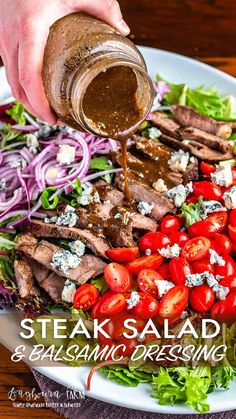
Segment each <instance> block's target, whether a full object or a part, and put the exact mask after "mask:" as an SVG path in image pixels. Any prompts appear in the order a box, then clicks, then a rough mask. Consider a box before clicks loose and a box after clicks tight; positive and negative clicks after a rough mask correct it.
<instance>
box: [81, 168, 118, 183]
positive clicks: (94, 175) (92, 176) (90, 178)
mask: <svg viewBox="0 0 236 419" xmlns="http://www.w3.org/2000/svg"><path fill="white" fill-rule="evenodd" d="M122 171H123V169H111V170H104V171H102V172H97V173H93V174H92V175H88V176H86V177H85V178H84V179H83V182H88V181H90V180H94V179H96V178H98V177H101V176H105V175H110V174H112V173H119V172H122Z"/></svg>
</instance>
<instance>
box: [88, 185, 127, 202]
mask: <svg viewBox="0 0 236 419" xmlns="http://www.w3.org/2000/svg"><path fill="white" fill-rule="evenodd" d="M93 186H94V188H95V189H96V190H97V192H98V194H99V196H100V199H101V200H102V201H110V203H111V204H113V205H122V204H123V203H124V194H123V193H122V192H121V191H118V189H116V188H114V186H112V185H110V184H108V183H107V182H105V180H102V179H100V180H98V181H97V182H96V183H94V184H93Z"/></svg>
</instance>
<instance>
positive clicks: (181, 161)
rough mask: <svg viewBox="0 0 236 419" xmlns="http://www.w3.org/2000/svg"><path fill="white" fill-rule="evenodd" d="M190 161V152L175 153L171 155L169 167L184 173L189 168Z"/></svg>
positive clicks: (180, 151)
mask: <svg viewBox="0 0 236 419" xmlns="http://www.w3.org/2000/svg"><path fill="white" fill-rule="evenodd" d="M189 160H190V155H189V153H188V152H184V151H183V150H179V151H174V152H173V153H171V157H170V159H169V160H168V165H169V168H170V169H171V170H174V171H177V172H182V173H183V172H185V170H186V169H187V167H188V164H189Z"/></svg>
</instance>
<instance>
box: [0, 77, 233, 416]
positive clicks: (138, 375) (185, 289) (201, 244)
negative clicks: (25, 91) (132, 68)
mask: <svg viewBox="0 0 236 419" xmlns="http://www.w3.org/2000/svg"><path fill="white" fill-rule="evenodd" d="M155 90H156V96H155V100H154V105H153V109H152V112H151V113H150V114H149V115H148V117H147V120H146V121H145V122H144V123H143V124H142V125H141V126H140V128H139V130H138V131H137V133H136V134H135V135H134V136H133V138H130V140H129V144H128V153H127V163H128V187H129V190H130V195H131V201H130V202H127V201H126V200H125V198H124V193H123V191H124V175H123V171H122V167H121V151H120V147H119V144H118V143H117V142H115V141H114V140H110V139H104V138H98V137H95V136H94V135H90V134H85V133H81V132H77V131H75V130H72V129H70V128H67V127H59V126H48V125H46V124H44V123H42V122H41V121H38V120H35V118H33V117H32V115H30V114H29V113H28V112H27V111H26V110H25V109H24V108H23V107H22V106H21V104H20V103H18V102H14V103H11V104H9V105H3V106H0V146H1V150H0V306H1V307H2V308H4V307H11V306H15V307H17V308H18V309H20V310H21V311H22V312H23V314H24V315H25V316H26V317H29V318H34V319H37V317H39V316H41V318H43V317H42V316H44V317H45V316H46V317H49V318H53V316H56V314H51V311H52V310H54V309H55V308H58V309H60V308H63V309H64V312H63V316H64V315H65V316H66V317H67V318H68V317H69V319H70V321H69V325H68V327H67V339H64V341H63V345H62V346H63V351H64V354H67V355H68V354H69V353H70V352H69V351H68V348H69V347H71V345H72V344H74V345H75V344H77V345H78V348H79V349H78V351H79V350H80V351H81V349H83V348H85V347H86V345H88V343H89V345H88V348H89V349H88V352H87V355H88V357H87V359H86V360H85V359H82V358H80V357H76V353H75V354H74V355H75V357H74V358H73V360H71V359H72V358H71V357H68V358H65V360H66V361H67V363H69V364H70V365H73V366H75V367H76V366H79V365H81V364H83V363H89V364H91V368H92V369H91V372H90V374H89V379H88V388H89V387H90V384H91V383H90V382H91V378H92V374H93V373H94V371H95V370H96V369H98V368H101V369H100V372H101V373H103V374H105V376H106V377H107V378H108V379H111V380H115V381H117V382H118V383H119V384H121V385H126V386H137V385H139V384H140V383H150V395H152V396H153V397H155V398H156V399H157V401H158V402H159V403H160V404H170V405H173V404H175V403H185V404H188V405H190V406H192V408H193V409H195V410H196V411H197V412H201V413H205V412H207V411H208V410H209V405H208V402H207V395H208V394H209V393H211V392H213V391H215V390H216V389H218V388H222V389H228V388H229V386H230V383H231V381H232V380H233V379H234V377H235V375H236V259H235V258H236V162H235V152H236V148H235V145H234V144H235V143H234V141H235V140H236V122H234V121H236V115H235V114H234V99H233V98H232V97H224V96H222V95H220V94H218V93H217V92H216V91H215V90H214V89H212V88H210V89H205V88H204V87H202V86H201V87H199V88H196V89H190V88H189V87H188V86H186V85H184V84H181V85H174V84H171V83H168V82H166V81H164V80H163V79H161V78H160V77H158V81H157V82H156V83H155ZM234 131H235V133H234ZM60 315H62V314H61V313H60ZM78 319H79V320H83V322H84V324H85V325H86V328H87V329H86V330H87V331H88V330H90V331H91V336H92V337H91V338H88V336H87V334H86V333H84V334H83V333H82V332H81V330H82V329H83V326H82V323H81V324H80V328H82V329H80V332H81V333H77V334H75V333H71V331H72V330H73V329H74V326H75V324H77V322H78ZM101 324H102V325H103V327H102V328H101V330H99V331H98V333H96V336H95V335H94V334H92V332H93V330H94V329H95V326H96V330H97V328H99V325H101ZM217 324H218V325H220V327H219V329H217V327H216V325H217ZM36 325H37V321H35V328H36V329H37V326H36ZM203 328H204V331H203ZM216 329H217V333H214V331H215V330H216ZM77 331H78V330H77ZM203 332H204V333H203ZM209 336H211V337H210V338H209ZM35 338H36V340H37V341H38V342H39V341H40V336H39V334H37V333H35ZM44 343H45V341H44ZM52 343H54V344H55V342H54V341H52V340H50V341H48V342H47V345H46V344H45V346H50V345H51V344H52ZM58 345H59V344H58V343H57V344H55V350H56V348H57V346H58ZM60 345H61V342H60ZM97 345H99V352H96V356H95V351H94V348H95V347H96V346H97ZM202 348H203V349H202ZM204 348H205V349H204ZM206 348H207V349H208V352H207V351H206ZM219 348H221V353H223V355H222V356H220V353H219ZM142 351H143V352H142ZM140 352H141V356H137V354H138V353H139V354H140ZM206 352H207V354H208V356H206ZM142 353H143V356H142ZM99 354H100V355H101V356H100V357H99V356H98V355H99ZM134 354H135V356H134ZM145 354H146V355H145ZM147 354H149V355H147ZM160 354H161V355H162V356H160ZM70 355H71V353H70ZM89 355H90V356H89ZM151 355H152V356H151Z"/></svg>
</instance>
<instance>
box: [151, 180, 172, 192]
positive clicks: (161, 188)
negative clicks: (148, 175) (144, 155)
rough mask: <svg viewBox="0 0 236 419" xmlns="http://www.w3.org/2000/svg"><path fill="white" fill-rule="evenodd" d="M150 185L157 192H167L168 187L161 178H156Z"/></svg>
mask: <svg viewBox="0 0 236 419" xmlns="http://www.w3.org/2000/svg"><path fill="white" fill-rule="evenodd" d="M152 187H153V188H154V189H156V191H157V192H160V193H161V192H167V190H168V188H167V186H166V184H165V182H164V180H163V179H161V178H160V179H158V180H157V181H156V182H154V183H153V184H152Z"/></svg>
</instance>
